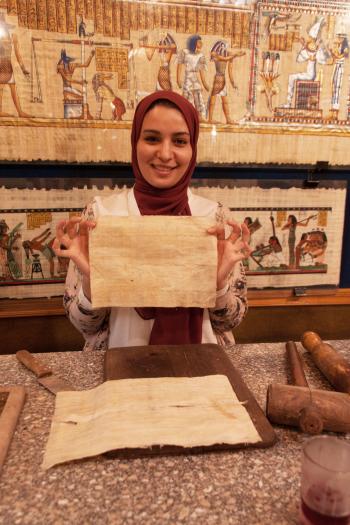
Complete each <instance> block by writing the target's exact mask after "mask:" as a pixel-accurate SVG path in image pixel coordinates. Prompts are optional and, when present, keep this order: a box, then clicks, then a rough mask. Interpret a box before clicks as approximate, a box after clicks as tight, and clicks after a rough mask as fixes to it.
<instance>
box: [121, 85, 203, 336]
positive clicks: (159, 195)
mask: <svg viewBox="0 0 350 525" xmlns="http://www.w3.org/2000/svg"><path fill="white" fill-rule="evenodd" d="M158 100H168V101H170V102H172V103H173V104H175V105H176V107H177V109H178V110H179V111H180V112H181V113H182V115H183V117H184V119H185V121H186V124H187V127H188V130H189V133H190V142H191V146H192V158H191V160H190V163H189V165H188V167H187V170H186V172H185V174H184V175H183V177H182V178H181V180H180V181H179V182H177V183H176V184H175V186H173V187H172V188H166V189H161V188H154V187H153V186H152V185H151V184H149V183H148V182H147V181H146V180H145V179H144V178H143V176H142V173H141V171H140V168H139V165H138V161H137V151H136V145H137V142H138V140H139V137H140V134H141V128H142V123H143V120H144V118H145V115H146V113H147V112H148V111H149V108H150V106H151V105H152V104H153V103H154V102H156V101H158ZM198 134H199V120H198V114H197V111H196V110H195V108H194V107H193V106H192V104H191V103H190V102H188V101H187V100H186V99H185V98H183V97H182V96H181V95H178V94H177V93H174V92H172V91H158V92H155V93H152V94H151V95H149V96H147V97H145V98H144V99H143V100H141V102H140V103H139V104H138V106H137V108H136V110H135V115H134V120H133V125H132V131H131V147H132V169H133V173H134V176H135V186H134V195H135V199H136V202H137V205H138V207H139V210H140V213H141V215H191V210H190V207H189V204H188V197H187V188H188V186H189V183H190V181H191V177H192V174H193V172H194V169H195V166H196V158H197V140H198ZM136 311H137V313H138V314H139V315H140V317H142V318H143V319H154V325H153V328H152V332H151V337H150V341H149V344H186V343H200V342H201V340H202V323H203V309H202V308H136Z"/></svg>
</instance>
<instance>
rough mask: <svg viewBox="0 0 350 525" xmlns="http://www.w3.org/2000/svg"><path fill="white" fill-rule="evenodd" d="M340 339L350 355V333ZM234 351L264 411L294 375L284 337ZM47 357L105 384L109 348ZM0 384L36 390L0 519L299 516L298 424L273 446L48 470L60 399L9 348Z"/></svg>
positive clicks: (58, 367) (89, 383)
mask: <svg viewBox="0 0 350 525" xmlns="http://www.w3.org/2000/svg"><path fill="white" fill-rule="evenodd" d="M332 344H333V345H334V347H335V348H336V349H337V350H339V351H340V352H341V353H342V354H343V355H344V356H345V357H347V358H348V359H349V360H350V341H333V342H332ZM298 347H299V349H300V350H301V346H300V344H299V345H298ZM229 356H230V358H231V360H232V362H233V364H234V365H235V366H236V367H237V368H238V369H239V370H240V372H241V374H242V376H243V378H244V380H245V382H246V384H247V385H248V387H249V388H250V389H251V390H252V392H253V393H254V395H255V397H256V399H257V401H258V402H259V404H260V406H261V407H262V408H263V409H265V400H266V389H267V385H268V384H269V383H271V382H274V381H277V382H282V383H287V382H288V380H289V377H288V371H287V365H286V360H285V345H284V344H283V343H265V344H251V345H236V347H235V348H234V349H233V350H232V351H230V352H229ZM41 357H42V358H43V360H44V361H45V362H46V363H47V364H48V365H49V366H51V367H52V369H53V370H54V372H55V373H56V374H57V375H59V376H61V377H64V378H66V379H68V380H69V381H70V382H72V383H73V384H75V385H76V386H77V388H79V389H84V388H93V387H95V386H97V385H98V384H100V383H101V382H102V377H103V372H102V370H103V353H97V352H96V353H92V352H85V353H82V352H66V353H56V354H42V355H41ZM305 360H306V367H305V368H306V374H307V377H308V380H309V383H310V385H311V386H314V387H322V388H328V389H329V388H330V386H329V384H328V383H327V381H326V380H324V379H322V377H321V374H320V373H319V372H318V371H317V369H316V368H315V367H314V366H313V365H312V364H311V361H310V359H309V357H308V355H305ZM310 365H311V367H310ZM0 384H1V386H10V385H14V384H24V385H25V386H26V388H27V400H26V403H25V406H24V409H23V411H22V414H21V416H20V420H19V423H18V425H17V428H16V432H15V434H14V437H13V440H12V443H11V446H10V450H9V453H8V456H7V459H6V461H5V464H4V466H3V469H2V473H1V474H0V524H1V525H15V524H28V525H29V524H30V525H34V524H35V525H40V524H43V525H44V524H45V525H48V524H61V523H62V524H63V523H64V524H79V525H80V524H94V525H99V524H113V525H119V524H123V525H132V524H141V523H142V524H143V525H148V524H149V525H155V524H157V525H168V524H169V525H170V524H171V525H175V524H189V525H190V524H198V525H216V524H223V525H224V524H225V525H226V524H249V525H254V524H259V525H264V524H269V525H270V524H276V525H283V524H295V523H297V520H298V502H299V483H300V458H301V446H302V444H303V443H304V441H305V440H306V439H307V438H308V436H307V435H305V434H302V433H301V432H299V431H298V430H296V429H288V428H282V427H279V428H278V427H276V433H277V438H278V440H277V443H276V444H275V445H274V446H273V447H270V448H266V449H255V448H247V449H240V450H235V451H232V452H231V451H230V452H226V451H225V452H211V453H207V454H198V455H195V454H193V455H182V456H168V457H161V456H155V457H147V458H142V459H129V460H127V459H110V458H106V457H104V456H98V457H96V458H92V459H91V458H90V459H86V460H81V461H78V462H73V463H66V464H64V465H59V466H56V467H53V468H51V469H49V470H47V471H43V470H42V469H41V463H42V459H43V453H44V449H45V445H46V441H47V438H48V434H49V430H50V423H51V417H52V415H53V411H54V404H55V398H54V396H53V395H52V394H50V393H49V392H48V391H47V390H46V389H45V388H43V387H42V386H40V385H39V384H38V383H37V382H36V379H35V377H34V376H33V374H32V373H31V372H29V371H26V369H25V368H24V367H23V366H22V365H21V364H19V363H18V362H17V360H16V358H15V356H13V355H11V356H0ZM344 438H345V439H347V438H350V436H349V435H348V436H345V437H344Z"/></svg>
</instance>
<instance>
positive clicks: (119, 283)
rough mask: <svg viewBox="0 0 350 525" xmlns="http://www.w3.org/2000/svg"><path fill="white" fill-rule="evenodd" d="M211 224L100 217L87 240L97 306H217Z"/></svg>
mask: <svg viewBox="0 0 350 525" xmlns="http://www.w3.org/2000/svg"><path fill="white" fill-rule="evenodd" d="M211 226H213V219H212V218H208V217H192V216H190V217H182V216H181V217H168V216H140V217H139V216H137V217H134V216H130V217H110V216H104V217H100V218H99V219H98V223H97V226H96V228H95V229H94V230H93V231H92V232H91V236H90V243H89V253H90V277H91V296H92V305H93V307H94V308H98V307H108V306H117V307H143V306H153V307H178V306H179V307H201V308H208V307H213V306H214V305H215V298H216V274H217V246H216V237H215V236H212V235H209V234H208V233H207V229H208V228H210V227H211Z"/></svg>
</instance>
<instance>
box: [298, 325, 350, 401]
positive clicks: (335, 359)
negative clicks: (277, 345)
mask: <svg viewBox="0 0 350 525" xmlns="http://www.w3.org/2000/svg"><path fill="white" fill-rule="evenodd" d="M301 342H302V344H303V346H304V348H306V350H308V352H310V354H311V357H312V359H313V361H314V363H315V364H316V366H317V367H318V368H319V369H320V370H321V372H322V373H323V374H324V375H325V376H326V378H327V379H328V381H329V382H330V383H331V385H333V386H334V388H335V389H336V390H339V391H340V392H346V393H348V394H350V362H349V361H347V360H346V359H344V357H342V356H341V354H340V353H339V352H337V351H336V350H335V349H334V348H333V347H332V346H331V345H330V344H328V343H324V342H323V341H322V339H321V338H320V336H319V335H318V334H316V333H315V332H305V333H304V334H303V335H302V338H301Z"/></svg>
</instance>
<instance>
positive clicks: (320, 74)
mask: <svg viewBox="0 0 350 525" xmlns="http://www.w3.org/2000/svg"><path fill="white" fill-rule="evenodd" d="M349 38H350V9H349V4H348V2H344V1H338V0H329V1H325V0H290V1H286V0H276V1H267V0H265V1H264V0H257V1H254V0H231V1H230V0H225V1H223V2H217V3H215V2H209V1H208V2H205V1H199V0H198V1H196V0H193V1H190V0H188V1H187V2H181V1H177V2H172V1H169V2H163V1H158V2H147V1H126V0H123V1H119V0H118V1H114V0H95V1H94V2H92V0H27V1H23V0H0V137H1V140H0V159H2V160H18V159H21V160H29V161H32V160H38V159H44V160H60V161H68V162H75V161H78V162H89V161H91V162H98V161H126V162H128V161H129V160H130V146H129V142H130V125H131V121H132V118H133V113H134V108H135V105H136V104H137V103H138V102H139V101H140V100H141V98H142V97H144V96H145V95H146V94H147V93H150V92H152V91H154V90H165V89H172V90H174V91H177V92H179V93H182V94H183V95H184V96H185V97H186V98H188V99H189V100H190V101H191V102H192V103H193V105H194V106H195V107H196V109H197V111H198V113H199V116H200V119H201V134H200V145H199V161H200V162H215V163H224V162H225V163H227V162H229V163H234V162H239V163H242V162H243V163H244V162H254V163H271V162H272V163H275V162H277V163H296V164H298V163H299V164H305V163H314V162H316V161H319V160H323V161H329V162H330V163H331V164H333V165H345V164H349V161H350V153H349V151H350V148H349V147H348V139H349V134H350V97H349V92H350V82H349V73H350V65H349V63H350V57H349Z"/></svg>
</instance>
